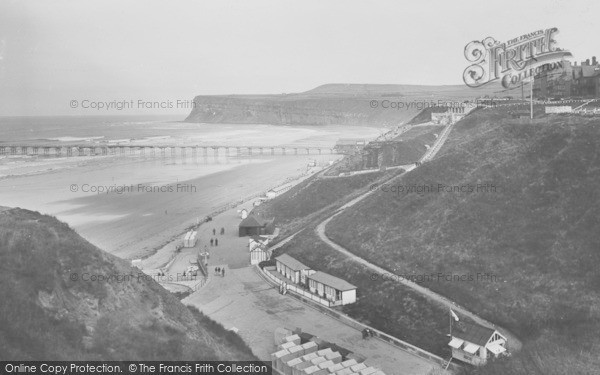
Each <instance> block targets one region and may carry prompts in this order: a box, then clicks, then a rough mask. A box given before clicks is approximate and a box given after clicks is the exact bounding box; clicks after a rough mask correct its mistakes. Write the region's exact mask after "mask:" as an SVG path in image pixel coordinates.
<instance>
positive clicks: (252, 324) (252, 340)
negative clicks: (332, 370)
mask: <svg viewBox="0 0 600 375" xmlns="http://www.w3.org/2000/svg"><path fill="white" fill-rule="evenodd" d="M257 272H258V271H257V270H256V269H255V268H254V267H246V268H238V269H232V270H228V271H227V272H226V274H225V277H213V278H212V280H211V282H210V283H209V284H208V285H207V286H206V287H204V288H202V289H200V290H199V291H197V292H195V293H193V294H192V295H190V296H189V297H187V298H186V299H184V300H183V302H184V303H185V304H188V305H192V306H195V307H197V308H198V309H199V310H201V311H202V312H204V313H205V314H206V315H208V316H210V317H211V318H212V319H214V320H216V321H217V322H219V323H221V324H223V325H224V326H225V328H226V329H230V328H233V327H235V328H237V329H238V330H239V332H238V334H239V335H241V336H242V338H243V339H244V341H245V342H246V343H248V345H249V346H250V347H251V348H252V350H253V352H254V353H255V354H256V355H257V356H258V357H259V358H260V359H263V360H270V354H271V353H272V352H274V350H275V344H274V331H275V329H276V328H278V327H285V328H289V329H295V328H297V327H298V328H301V329H302V330H303V331H305V332H308V333H312V334H316V335H318V336H319V337H320V338H322V339H324V340H327V341H330V342H334V343H337V344H338V345H340V346H342V347H345V348H347V349H349V350H351V351H354V352H356V353H357V354H360V355H363V356H366V357H367V360H366V364H368V365H371V366H374V367H378V368H380V369H382V370H383V371H384V372H385V373H386V374H388V375H394V374H397V375H401V374H402V375H404V374H427V373H428V372H429V371H431V370H432V369H434V368H436V369H439V366H437V365H435V364H433V363H431V362H428V361H426V360H425V359H423V358H420V357H417V356H414V355H412V354H410V353H407V352H405V351H402V350H400V349H398V348H396V347H394V346H392V345H390V344H388V343H386V342H384V341H381V340H378V339H374V338H372V339H368V340H363V338H362V334H361V332H360V331H358V330H356V329H354V328H352V327H350V326H348V325H345V324H343V323H341V322H340V321H338V320H337V319H334V318H332V317H330V316H327V315H325V314H323V313H321V312H320V311H318V310H316V309H313V308H311V307H309V306H308V305H305V304H304V303H302V302H300V301H298V300H296V299H294V298H292V297H290V296H283V295H281V294H279V292H278V290H277V289H275V288H274V287H272V286H271V285H270V284H268V283H267V282H265V281H264V280H263V279H262V278H261V277H260V276H259V275H258V273H257Z"/></svg>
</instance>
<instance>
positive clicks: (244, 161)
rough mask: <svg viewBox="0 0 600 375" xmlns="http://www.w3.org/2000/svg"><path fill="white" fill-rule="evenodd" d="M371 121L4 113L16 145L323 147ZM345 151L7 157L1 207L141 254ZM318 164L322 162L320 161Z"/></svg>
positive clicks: (126, 253) (3, 127)
mask: <svg viewBox="0 0 600 375" xmlns="http://www.w3.org/2000/svg"><path fill="white" fill-rule="evenodd" d="M386 130H387V129H383V128H375V127H370V126H346V125H331V126H278V125H269V124H202V123H186V122H183V121H182V119H181V118H176V117H173V116H171V117H166V116H96V117H75V116H64V117H0V134H1V136H0V146H2V145H3V144H4V145H7V144H40V145H44V144H48V145H63V144H64V145H68V144H74V143H77V144H90V145H94V144H104V143H107V142H110V143H113V144H115V143H116V144H123V145H135V144H136V143H140V144H145V145H146V144H154V145H186V146H190V145H200V146H202V145H220V146H233V147H235V146H296V147H301V146H319V147H323V148H325V149H326V148H331V147H333V146H334V145H335V143H336V141H337V140H338V139H339V138H361V139H366V140H368V139H374V138H376V137H377V136H379V135H380V134H381V133H383V132H385V131H386ZM340 157H341V156H340V155H330V154H326V153H325V154H322V155H318V154H313V155H307V154H302V155H287V156H282V155H275V156H272V155H256V154H253V155H250V154H245V155H233V156H228V155H227V154H226V153H225V152H224V151H221V153H214V152H212V153H209V154H208V155H194V156H192V155H191V153H190V152H188V153H187V155H186V156H185V157H183V156H176V157H168V156H167V157H158V155H157V156H154V157H152V156H150V155H149V154H148V153H146V155H145V156H141V155H139V154H138V155H129V154H127V155H112V156H111V155H107V156H102V155H86V156H72V157H67V156H66V155H63V156H55V155H50V156H43V155H40V156H22V155H16V156H11V155H0V206H7V207H20V208H24V209H28V210H33V211H39V212H40V213H43V214H48V215H52V216H55V217H57V218H58V219H59V220H62V221H64V222H66V223H67V224H69V225H70V226H71V227H73V228H74V229H75V230H77V232H78V233H80V234H81V235H82V236H83V237H84V238H86V239H87V240H88V241H90V242H91V243H93V244H95V245H96V246H98V247H100V248H102V249H104V250H106V251H108V252H111V253H113V254H115V255H118V256H121V257H123V258H128V259H133V258H137V257H141V256H144V255H145V254H147V253H148V252H151V251H153V250H155V248H156V246H159V244H162V243H164V242H165V241H166V240H167V239H169V238H172V237H173V236H175V235H176V234H177V233H178V231H181V230H183V228H185V227H186V226H189V225H191V224H194V223H196V222H197V221H198V220H200V219H201V218H203V217H206V216H207V215H210V214H211V213H213V212H216V211H219V210H220V209H222V208H223V207H227V206H229V205H232V204H235V203H236V202H240V201H244V200H247V199H251V198H256V197H258V196H260V195H264V193H265V192H266V191H267V190H269V189H271V188H274V187H277V186H280V185H282V184H286V183H290V182H294V181H298V180H299V179H302V178H304V177H306V176H307V175H308V174H311V173H315V172H316V171H317V170H319V169H322V168H324V167H326V166H328V165H330V164H331V163H333V162H335V161H336V160H338V159H339V158H340ZM315 164H316V166H313V165H315Z"/></svg>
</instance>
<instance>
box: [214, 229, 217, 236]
mask: <svg viewBox="0 0 600 375" xmlns="http://www.w3.org/2000/svg"><path fill="white" fill-rule="evenodd" d="M216 234H217V230H216V229H215V228H213V236H214V235H216Z"/></svg>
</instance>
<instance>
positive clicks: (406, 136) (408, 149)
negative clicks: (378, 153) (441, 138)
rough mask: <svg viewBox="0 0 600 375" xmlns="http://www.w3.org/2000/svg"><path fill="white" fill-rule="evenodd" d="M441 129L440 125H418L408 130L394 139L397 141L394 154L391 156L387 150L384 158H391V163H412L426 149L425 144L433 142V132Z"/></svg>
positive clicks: (438, 131) (436, 132) (437, 132)
mask: <svg viewBox="0 0 600 375" xmlns="http://www.w3.org/2000/svg"><path fill="white" fill-rule="evenodd" d="M442 130H443V127H441V126H418V127H415V128H412V129H410V130H408V131H407V132H406V133H403V134H401V135H400V136H398V137H396V138H395V139H394V141H395V142H397V145H395V147H394V155H393V157H392V156H391V155H389V154H390V152H389V151H388V152H387V153H386V154H385V158H386V160H393V161H394V162H393V163H392V164H393V165H403V164H410V163H414V162H415V161H417V160H419V158H421V156H423V154H424V153H425V152H426V151H427V147H425V145H429V146H431V145H432V144H433V143H434V142H435V139H436V137H435V135H434V134H440V133H441V132H442Z"/></svg>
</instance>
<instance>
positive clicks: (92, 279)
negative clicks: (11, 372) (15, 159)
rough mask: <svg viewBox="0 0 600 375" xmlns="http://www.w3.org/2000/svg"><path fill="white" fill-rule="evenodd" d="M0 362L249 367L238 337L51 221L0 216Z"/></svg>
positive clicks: (24, 214) (19, 214) (15, 213)
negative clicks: (239, 363)
mask: <svg viewBox="0 0 600 375" xmlns="http://www.w3.org/2000/svg"><path fill="white" fill-rule="evenodd" d="M0 285H1V287H0V301H2V302H1V303H0V358H2V359H4V360H209V359H213V360H217V359H221V360H236V359H237V360H254V359H255V358H254V356H253V355H252V352H251V351H250V349H249V348H248V347H247V346H246V345H245V344H244V343H243V341H241V339H240V338H239V336H236V335H235V334H233V333H232V332H228V331H225V329H224V328H223V327H222V326H220V325H218V324H217V323H215V322H213V321H211V320H210V319H209V318H207V317H205V316H203V315H202V314H201V313H200V312H198V311H197V310H196V311H192V310H190V309H188V308H186V307H185V306H184V305H182V304H181V303H180V302H179V300H177V298H175V297H174V296H172V295H171V294H170V293H169V292H167V291H166V290H165V289H163V288H162V287H161V286H160V285H159V284H158V283H157V282H155V281H154V280H152V279H149V278H147V277H145V275H144V274H142V273H141V271H139V270H138V269H137V268H132V267H131V266H130V265H129V264H128V262H125V261H123V260H120V259H118V258H116V257H114V256H111V255H109V254H107V253H105V252H103V251H101V250H99V249H97V248H96V247H94V246H93V245H91V244H90V243H88V242H87V241H85V240H84V239H82V238H81V237H80V236H79V235H78V234H77V233H75V232H74V231H73V230H71V229H70V228H69V227H68V225H66V224H64V223H61V222H59V221H58V220H56V219H55V218H53V217H50V216H44V215H40V214H38V213H36V212H31V211H27V210H22V209H2V210H1V211H0Z"/></svg>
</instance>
